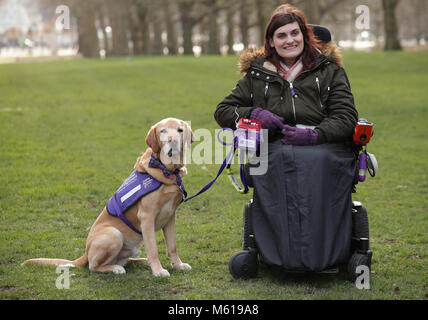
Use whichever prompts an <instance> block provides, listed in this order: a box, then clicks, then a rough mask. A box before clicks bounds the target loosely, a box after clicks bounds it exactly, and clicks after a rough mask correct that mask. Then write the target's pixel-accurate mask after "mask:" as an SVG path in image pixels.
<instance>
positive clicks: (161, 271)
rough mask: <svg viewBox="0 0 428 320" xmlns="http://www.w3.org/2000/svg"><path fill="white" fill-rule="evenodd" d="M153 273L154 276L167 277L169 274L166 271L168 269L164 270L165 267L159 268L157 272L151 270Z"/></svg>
mask: <svg viewBox="0 0 428 320" xmlns="http://www.w3.org/2000/svg"><path fill="white" fill-rule="evenodd" d="M153 275H154V276H155V277H162V278H163V277H169V276H170V274H169V272H168V270H166V269H161V270H160V271H159V272H155V271H153Z"/></svg>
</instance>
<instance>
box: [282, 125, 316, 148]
mask: <svg viewBox="0 0 428 320" xmlns="http://www.w3.org/2000/svg"><path fill="white" fill-rule="evenodd" d="M281 133H282V134H283V135H284V137H283V138H282V139H281V141H282V143H284V144H291V145H294V146H310V145H314V144H316V143H317V140H318V132H316V131H315V130H313V129H302V128H296V127H291V126H288V125H286V124H285V125H283V126H282V130H281Z"/></svg>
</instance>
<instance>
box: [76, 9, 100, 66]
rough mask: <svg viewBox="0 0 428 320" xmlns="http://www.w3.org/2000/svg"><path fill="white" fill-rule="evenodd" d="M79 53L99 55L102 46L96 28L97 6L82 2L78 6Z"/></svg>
mask: <svg viewBox="0 0 428 320" xmlns="http://www.w3.org/2000/svg"><path fill="white" fill-rule="evenodd" d="M76 9H77V10H76V18H77V30H78V37H79V40H78V42H79V53H81V54H82V55H83V56H84V57H90V58H92V57H99V56H100V47H99V43H98V36H97V30H96V28H95V8H94V6H93V5H91V4H89V3H87V2H82V3H79V5H78V6H77V7H76Z"/></svg>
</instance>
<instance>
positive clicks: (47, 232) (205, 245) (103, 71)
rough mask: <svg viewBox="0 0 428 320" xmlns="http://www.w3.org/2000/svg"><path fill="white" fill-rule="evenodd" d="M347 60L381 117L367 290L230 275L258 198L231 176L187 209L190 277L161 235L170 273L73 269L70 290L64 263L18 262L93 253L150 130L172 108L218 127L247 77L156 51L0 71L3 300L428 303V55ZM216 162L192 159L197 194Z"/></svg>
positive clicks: (183, 251)
mask: <svg viewBox="0 0 428 320" xmlns="http://www.w3.org/2000/svg"><path fill="white" fill-rule="evenodd" d="M344 61H345V67H346V70H347V72H348V75H349V78H350V81H351V85H352V90H353V92H354V95H355V101H356V105H357V108H358V110H359V113H360V117H365V118H367V119H369V120H370V121H373V122H374V123H375V137H374V139H373V140H372V142H371V143H370V145H369V148H368V150H369V151H370V152H372V153H375V154H376V156H377V159H378V162H379V167H380V170H379V173H378V176H376V178H375V179H371V178H368V181H367V182H365V183H362V184H360V185H359V186H358V192H357V194H355V195H354V200H358V201H361V202H363V203H364V204H365V206H366V207H367V209H368V211H369V219H370V228H371V230H370V232H371V249H372V250H373V252H374V253H373V263H372V274H371V281H370V286H371V288H370V290H359V289H357V288H356V286H355V284H353V283H351V282H348V281H347V280H346V272H341V273H340V274H339V275H336V276H327V275H312V274H303V275H302V274H299V275H293V274H289V273H282V272H280V271H278V270H272V269H270V268H266V267H264V268H262V269H261V270H260V273H259V277H258V278H256V279H252V280H248V281H243V280H234V279H233V278H232V276H231V275H230V274H229V270H228V262H229V258H230V257H231V255H232V254H233V253H235V252H237V251H239V250H240V247H241V228H242V210H243V206H244V204H245V202H246V201H248V199H249V198H250V196H251V195H246V196H242V195H239V194H238V193H236V192H234V189H233V187H232V186H231V185H230V183H229V182H228V180H227V178H226V177H225V176H223V177H220V179H219V180H218V182H217V183H216V184H215V185H214V186H213V188H212V189H211V190H210V191H208V192H207V193H205V194H204V195H202V196H200V197H197V198H195V199H194V200H192V201H190V202H188V203H185V204H183V205H181V206H180V207H179V209H178V212H177V223H176V232H177V244H178V251H179V254H180V256H181V258H182V260H183V261H184V262H187V263H189V264H190V265H191V266H192V267H193V270H192V271H190V272H185V271H175V270H172V269H171V267H170V266H169V262H168V259H167V257H166V252H165V245H164V242H163V237H162V235H161V234H160V233H159V234H158V235H157V240H158V247H159V253H160V257H161V262H162V263H163V265H164V267H166V268H167V269H168V270H169V271H170V273H171V277H170V278H167V279H165V278H163V279H155V278H153V277H152V275H151V271H150V270H149V268H148V267H142V266H129V267H127V273H126V275H114V274H96V273H91V272H89V270H88V269H87V268H75V269H71V270H70V272H71V274H72V276H71V282H70V289H68V290H58V289H57V288H56V286H55V281H56V279H57V277H58V276H59V274H56V273H55V267H41V266H26V267H22V266H21V265H20V264H21V263H22V262H23V261H24V260H25V259H29V258H34V257H52V258H54V257H55V258H66V259H75V258H77V257H79V256H80V255H82V254H83V252H84V247H85V241H86V236H87V234H88V231H89V228H90V226H91V225H92V223H93V221H94V220H95V218H96V217H97V215H98V214H99V212H100V211H101V210H102V209H103V207H104V206H105V204H106V202H107V201H108V199H109V198H110V196H111V195H112V193H113V192H114V191H115V190H116V189H117V187H118V186H120V184H121V183H122V181H123V180H124V178H126V177H127V176H128V175H129V173H130V172H131V170H132V168H133V165H134V162H135V159H136V158H137V156H138V155H139V154H140V153H141V152H142V151H143V150H144V149H145V148H146V146H145V143H144V138H145V135H146V133H147V131H148V130H149V128H150V126H151V125H152V124H154V123H156V122H157V121H159V120H160V119H162V118H165V117H169V116H172V117H178V118H181V119H183V120H189V121H191V124H192V128H193V129H194V130H196V129H200V128H206V129H209V130H210V131H211V132H214V129H217V128H218V127H217V124H216V123H215V121H214V119H213V112H214V109H215V107H216V105H217V103H218V102H219V101H220V100H221V99H222V98H223V97H224V96H225V95H227V94H228V93H229V91H230V90H231V89H232V88H233V87H234V85H235V83H236V81H237V80H238V79H239V77H240V75H239V74H238V73H237V67H236V64H237V58H236V57H227V58H226V57H217V56H216V57H202V58H190V57H162V58H153V57H146V58H132V59H130V60H129V59H109V60H104V61H102V60H75V61H66V62H45V63H33V64H25V63H23V64H13V65H12V64H11V65H0V299H427V298H428V271H427V270H428V262H427V260H428V251H427V248H428V246H427V242H428V235H427V232H428V216H427V212H428V205H427V197H428V177H427V174H428V142H427V141H428V139H427V133H428V130H427V124H426V121H427V119H428V107H427V102H428V91H427V87H428V53H403V52H402V53H371V54H366V53H345V56H344ZM213 143H214V142H213ZM196 145H197V142H196V144H195V146H196ZM217 170H218V165H203V166H201V165H196V164H190V165H189V166H188V171H189V175H188V176H187V177H186V178H185V179H184V183H185V185H186V188H187V191H188V192H189V194H194V193H195V192H197V191H198V190H199V189H200V188H201V187H202V186H204V185H205V184H206V183H207V182H208V181H210V180H211V179H212V178H213V177H214V176H215V174H216V172H217ZM143 255H144V253H143Z"/></svg>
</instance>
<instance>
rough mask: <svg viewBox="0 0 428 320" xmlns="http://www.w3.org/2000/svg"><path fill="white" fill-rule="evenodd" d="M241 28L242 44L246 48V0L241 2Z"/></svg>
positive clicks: (247, 13)
mask: <svg viewBox="0 0 428 320" xmlns="http://www.w3.org/2000/svg"><path fill="white" fill-rule="evenodd" d="M239 15H240V17H239V21H240V22H239V28H240V30H241V36H242V39H241V40H242V43H243V45H244V48H247V47H248V15H249V10H248V2H247V1H246V0H241V3H240V8H239Z"/></svg>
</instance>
